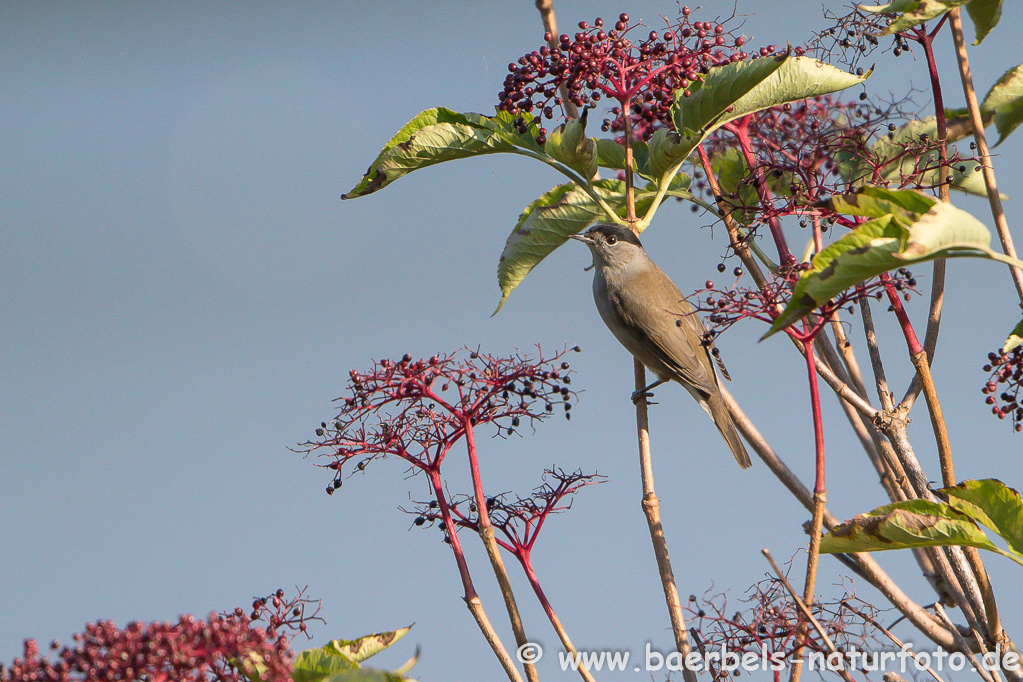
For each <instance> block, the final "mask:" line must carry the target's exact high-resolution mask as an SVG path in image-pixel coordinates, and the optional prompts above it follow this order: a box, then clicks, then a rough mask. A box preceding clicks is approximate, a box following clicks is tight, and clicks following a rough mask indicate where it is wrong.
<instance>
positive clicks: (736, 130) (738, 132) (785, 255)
mask: <svg viewBox="0 0 1023 682" xmlns="http://www.w3.org/2000/svg"><path fill="white" fill-rule="evenodd" d="M749 119H750V117H749V116H745V117H743V118H741V119H739V120H738V121H733V122H731V123H728V124H726V125H725V128H726V129H727V130H729V131H730V132H731V133H733V134H734V135H735V137H736V139H737V140H738V141H739V150H740V151H741V152H742V155H743V158H744V159H745V160H746V165H747V166H748V167H749V168H750V171H751V172H752V173H753V179H754V183H755V185H754V186H755V187H756V190H757V196H759V197H760V203H761V205H763V206H769V205H770V203H771V192H770V190H768V188H767V178H766V177H765V176H764V169H763V168H761V167H760V164H758V163H757V159H756V154H755V153H754V152H753V143H752V142H751V141H750V138H749ZM768 225H770V227H771V236H772V237H774V244H775V247H776V248H777V249H778V259H779V261H780V262H781V263H782V264H783V265H785V264H787V263H790V262H792V261H793V256H792V252H791V251H789V245H788V243H787V242H786V241H785V234H784V233H783V232H782V229H781V223H780V222H779V221H778V217H777V216H773V215H772V216H770V218H769V220H768Z"/></svg>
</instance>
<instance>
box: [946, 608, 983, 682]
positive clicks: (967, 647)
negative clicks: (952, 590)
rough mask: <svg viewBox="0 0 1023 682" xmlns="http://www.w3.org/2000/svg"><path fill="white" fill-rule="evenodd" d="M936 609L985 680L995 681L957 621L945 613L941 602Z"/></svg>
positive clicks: (961, 648) (960, 647)
mask: <svg viewBox="0 0 1023 682" xmlns="http://www.w3.org/2000/svg"><path fill="white" fill-rule="evenodd" d="M934 610H935V612H936V613H937V614H938V616H939V617H940V618H941V619H942V620H943V621H945V623H946V624H947V625H948V626H949V628H950V629H951V630H952V636H953V637H955V638H956V644H957V645H958V646H959V649H960V651H962V652H963V654H965V655H966V656H968V657H969V659H970V663H972V664H973V667H974V668H975V669H976V671H977V674H978V675H980V676H981V677H982V678H983V679H984V680H985V682H995V681H994V678H993V677H991V673H989V672H988V670H987V668H985V667H984V666H983V665H981V664H980V662H979V661H978V660H977V659H976V657H975V656H974V655H973V651H972V650H971V649H970V645H969V644H968V643H967V642H966V640H965V639H963V636H962V635H961V634H959V629H958V628H956V626H955V623H953V622H952V619H951V618H949V617H948V614H947V613H945V609H943V608H942V607H941V604H935V605H934Z"/></svg>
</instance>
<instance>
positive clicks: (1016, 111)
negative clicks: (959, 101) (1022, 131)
mask: <svg viewBox="0 0 1023 682" xmlns="http://www.w3.org/2000/svg"><path fill="white" fill-rule="evenodd" d="M981 110H982V111H985V112H994V116H995V129H996V130H997V131H998V135H999V137H998V142H997V143H996V144H995V146H996V147H997V146H998V145H1000V144H1001V143H1002V142H1004V141H1005V138H1006V137H1008V136H1009V133H1011V132H1012V131H1013V130H1015V129H1016V128H1017V127H1019V124H1020V123H1023V64H1020V65H1019V66H1015V67H1013V68H1011V69H1009V70H1008V71H1006V72H1005V73H1004V74H1002V77H1001V78H999V79H998V80H997V81H996V82H995V84H994V85H993V86H991V90H989V91H988V93H987V96H986V97H984V102H983V103H982V104H981Z"/></svg>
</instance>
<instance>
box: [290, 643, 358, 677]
mask: <svg viewBox="0 0 1023 682" xmlns="http://www.w3.org/2000/svg"><path fill="white" fill-rule="evenodd" d="M358 668H359V664H358V663H355V662H354V661H351V660H349V659H348V658H346V657H344V656H339V655H337V654H334V653H331V652H329V651H325V650H324V649H323V648H320V649H306V650H305V651H303V652H301V653H299V654H298V656H296V657H295V666H294V668H293V669H292V671H291V679H292V680H294V682H320V681H321V680H323V679H325V678H327V677H328V676H330V675H333V674H335V673H339V672H347V671H350V670H357V669H358Z"/></svg>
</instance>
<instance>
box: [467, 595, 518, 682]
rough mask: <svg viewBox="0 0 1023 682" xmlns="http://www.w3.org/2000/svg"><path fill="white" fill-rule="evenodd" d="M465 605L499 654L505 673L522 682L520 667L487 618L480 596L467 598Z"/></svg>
mask: <svg viewBox="0 0 1023 682" xmlns="http://www.w3.org/2000/svg"><path fill="white" fill-rule="evenodd" d="M465 605H466V606H468V607H469V613H471V614H472V617H473V618H474V619H476V624H477V625H478V626H479V628H480V631H481V632H482V633H483V637H484V638H486V640H487V644H489V645H490V648H491V649H493V650H494V654H496V655H497V660H498V661H500V663H501V667H502V668H504V672H505V674H506V675H508V679H509V680H511V681H512V682H522V676H521V675H519V671H518V668H516V667H515V661H513V660H512V657H511V656H509V655H508V650H507V649H505V648H504V644H502V643H501V638H500V637H498V636H497V631H496V630H494V626H493V625H491V624H490V619H488V618H487V614H486V612H485V611H484V610H483V604H482V603H481V602H480V598H479V597H476V596H473V597H472V598H471V599H466V600H465Z"/></svg>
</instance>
